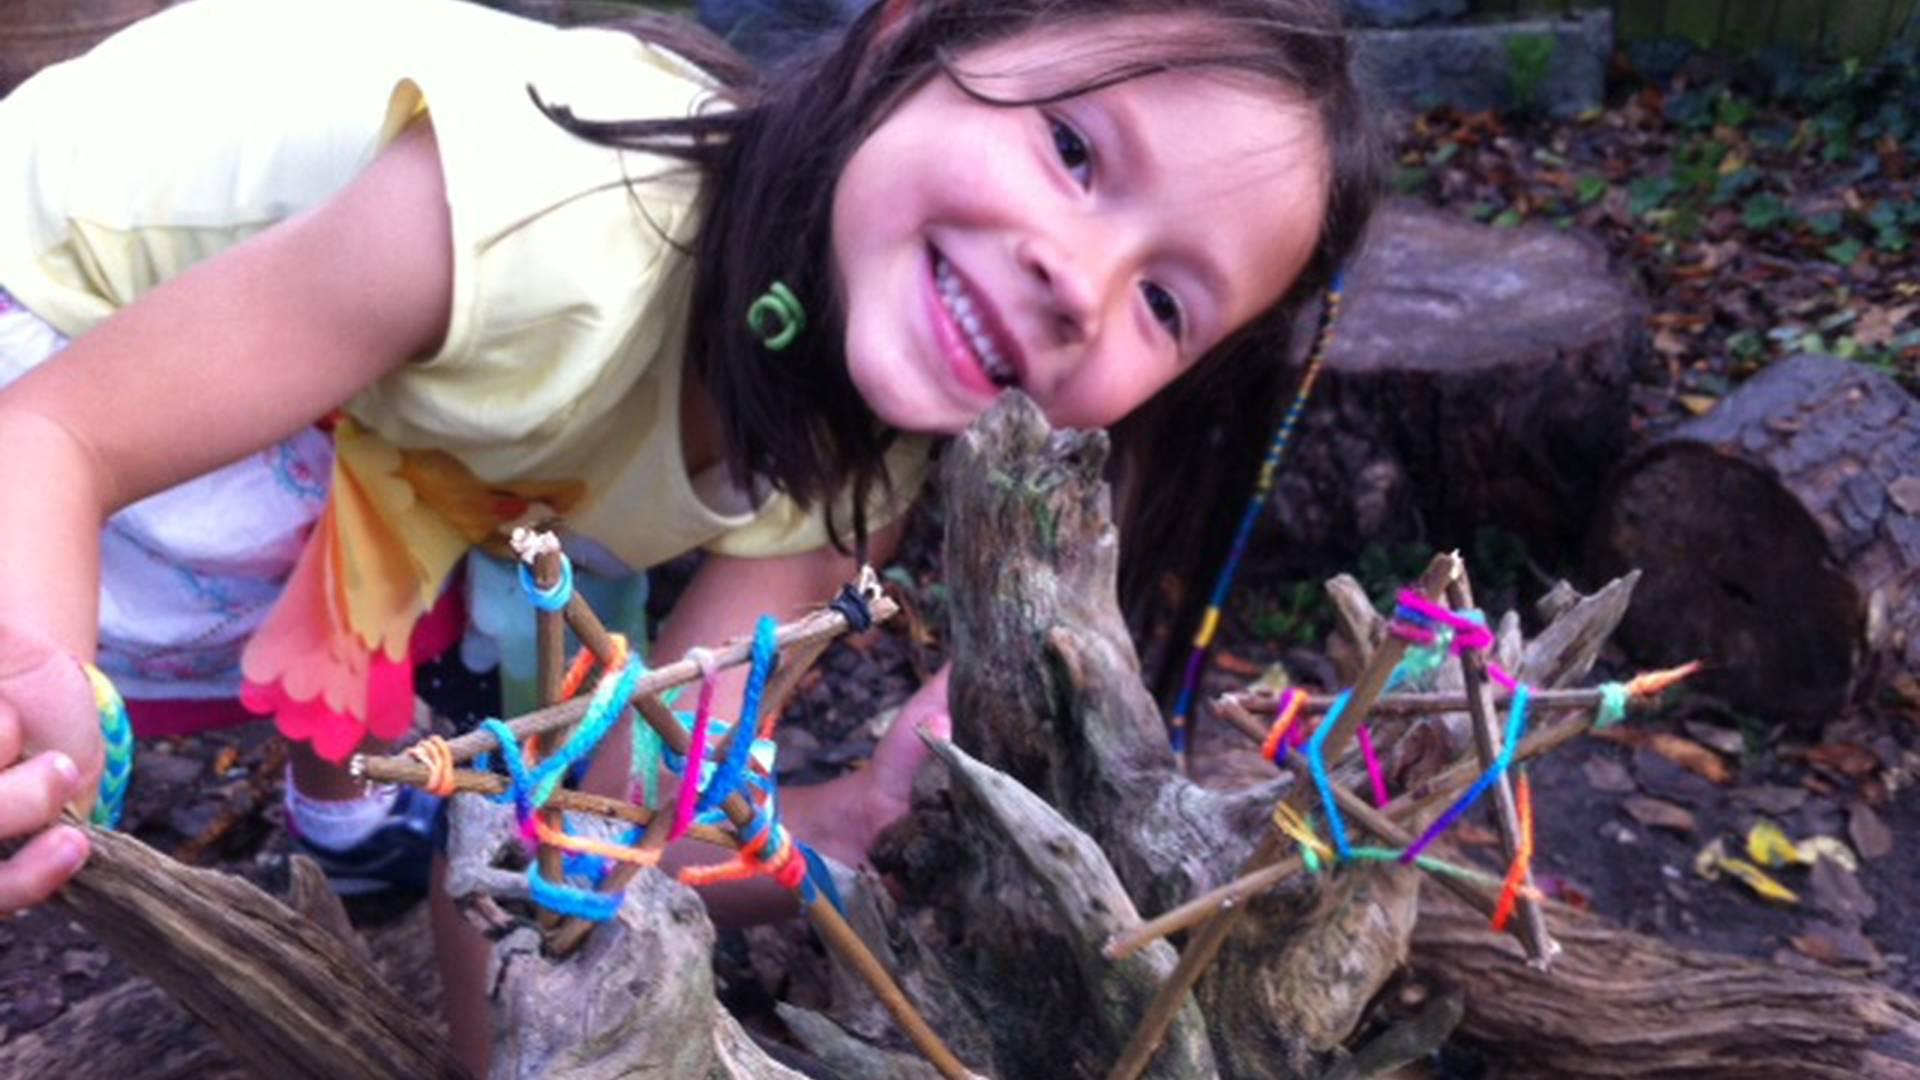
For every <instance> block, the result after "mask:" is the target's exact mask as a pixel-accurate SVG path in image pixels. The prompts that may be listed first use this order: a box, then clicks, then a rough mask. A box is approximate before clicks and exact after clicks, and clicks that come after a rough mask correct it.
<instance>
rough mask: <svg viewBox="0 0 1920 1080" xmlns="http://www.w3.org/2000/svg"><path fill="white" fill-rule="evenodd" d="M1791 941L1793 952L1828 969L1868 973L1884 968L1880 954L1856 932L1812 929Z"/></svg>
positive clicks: (1884, 962)
mask: <svg viewBox="0 0 1920 1080" xmlns="http://www.w3.org/2000/svg"><path fill="white" fill-rule="evenodd" d="M1791 940H1792V942H1793V947H1794V949H1795V950H1797V951H1798V952H1799V953H1800V954H1801V955H1802V956H1807V957H1811V958H1813V959H1815V960H1818V961H1820V962H1821V963H1822V964H1826V965H1827V966H1829V967H1839V968H1864V969H1865V970H1867V971H1870V972H1872V971H1880V970H1882V969H1884V968H1885V967H1886V960H1885V959H1884V958H1883V957H1881V955H1880V950H1879V949H1878V948H1876V947H1874V944H1873V942H1872V941H1871V940H1869V939H1868V938H1867V936H1866V935H1865V934H1862V933H1861V932H1860V931H1858V930H1843V929H1841V928H1840V927H1837V926H1821V925H1814V926H1811V927H1808V928H1807V932H1806V933H1804V934H1796V935H1794V937H1793V938H1792V939H1791Z"/></svg>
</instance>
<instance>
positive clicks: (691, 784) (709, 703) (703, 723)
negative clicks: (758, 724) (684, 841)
mask: <svg viewBox="0 0 1920 1080" xmlns="http://www.w3.org/2000/svg"><path fill="white" fill-rule="evenodd" d="M687 658H688V659H690V660H692V661H693V662H694V664H695V665H697V666H698V667H699V668H700V699H699V704H697V705H696V706H695V707H694V710H693V733H692V735H691V736H690V737H689V740H688V743H687V757H686V761H687V771H686V774H685V775H683V776H682V777H681V778H680V798H679V801H678V802H677V803H676V804H675V809H674V812H673V830H672V831H671V832H669V833H668V834H667V839H668V840H678V839H680V838H681V837H683V836H685V835H687V830H688V829H689V828H691V827H692V826H693V808H694V804H695V803H696V802H698V801H699V795H700V778H699V777H698V776H696V775H695V774H694V768H695V767H696V766H695V763H697V762H704V761H706V760H707V731H708V727H709V725H710V724H711V723H712V720H713V687H714V682H715V681H716V680H715V672H714V669H713V654H711V653H709V652H707V650H705V649H700V648H694V649H689V650H687Z"/></svg>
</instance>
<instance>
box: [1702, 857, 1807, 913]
mask: <svg viewBox="0 0 1920 1080" xmlns="http://www.w3.org/2000/svg"><path fill="white" fill-rule="evenodd" d="M1720 869H1722V870H1725V871H1726V872H1727V873H1729V874H1732V875H1733V876H1734V877H1737V878H1739V879H1740V880H1741V881H1742V882H1744V883H1745V884H1746V886H1747V888H1749V889H1752V890H1753V891H1754V892H1756V893H1758V894H1759V895H1760V896H1761V898H1762V899H1766V900H1777V901H1779V902H1780V903H1783V904H1797V903H1799V902H1800V898H1799V897H1798V896H1796V895H1794V892H1793V890H1792V889H1789V888H1787V887H1786V886H1785V885H1782V884H1780V883H1779V882H1777V881H1775V880H1773V879H1772V878H1770V877H1768V876H1767V872H1766V871H1765V870H1762V869H1760V868H1759V867H1757V866H1755V865H1753V864H1752V863H1750V862H1747V861H1746V860H1744V859H1721V860H1720Z"/></svg>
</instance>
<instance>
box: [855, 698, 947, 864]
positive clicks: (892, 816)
mask: <svg viewBox="0 0 1920 1080" xmlns="http://www.w3.org/2000/svg"><path fill="white" fill-rule="evenodd" d="M952 671H953V665H952V664H943V665H941V668H940V670H939V671H937V672H935V673H934V676H933V678H931V679H928V680H927V681H926V684H925V685H924V686H922V687H920V689H919V690H917V691H915V692H914V695H913V696H912V697H910V698H908V699H907V703H906V704H905V705H902V706H901V707H900V713H899V715H897V716H895V717H894V718H893V726H892V727H889V728H888V729H887V733H886V734H885V735H882V736H881V737H880V745H878V746H876V747H874V749H873V761H872V762H870V763H869V764H868V765H867V768H866V769H865V770H864V772H862V773H861V774H860V775H863V776H865V777H866V778H867V783H868V788H869V790H868V792H867V795H866V800H865V803H866V805H865V810H866V815H865V816H866V817H867V818H868V819H869V820H870V821H871V823H872V828H871V832H870V833H869V835H868V836H867V842H868V844H871V843H872V841H873V837H875V836H878V835H879V834H880V830H882V829H884V828H886V827H887V826H888V825H891V824H893V823H894V822H895V821H897V820H898V819H900V818H901V817H903V816H904V815H905V814H906V812H907V808H908V804H909V803H910V802H911V801H912V798H913V778H914V777H916V776H918V775H920V766H922V765H924V764H926V761H927V758H928V757H930V756H932V753H933V752H932V751H931V750H928V749H927V744H926V743H925V742H924V741H922V740H921V738H920V729H922V728H925V729H927V731H928V733H930V734H931V735H933V736H934V737H935V738H939V739H950V738H952V737H953V716H952V714H951V713H950V712H948V707H947V677H948V675H949V674H950V673H951V672H952Z"/></svg>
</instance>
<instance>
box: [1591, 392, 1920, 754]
mask: <svg viewBox="0 0 1920 1080" xmlns="http://www.w3.org/2000/svg"><path fill="white" fill-rule="evenodd" d="M1588 565H1589V568H1590V570H1591V572H1592V573H1593V574H1595V575H1608V574H1613V573H1616V572H1618V571H1619V569H1620V568H1622V567H1626V566H1638V567H1642V568H1643V569H1644V570H1645V572H1646V579H1645V581H1643V582H1642V584H1641V587H1640V591H1641V602H1640V604H1639V605H1638V606H1636V608H1635V609H1634V611H1633V612H1631V613H1630V614H1629V615H1628V617H1627V622H1626V625H1625V626H1624V627H1623V633H1622V637H1623V642H1624V644H1625V645H1626V646H1627V647H1628V648H1629V649H1630V650H1632V651H1633V652H1634V653H1635V654H1636V655H1637V656H1638V657H1640V658H1641V659H1643V660H1644V661H1646V662H1648V663H1653V664H1664V663H1668V662H1670V661H1671V662H1676V663H1677V662H1680V661H1682V660H1686V659H1693V658H1700V659H1703V660H1705V661H1706V662H1707V670H1706V671H1705V672H1704V673H1703V674H1702V676H1701V679H1700V686H1701V687H1702V688H1703V689H1707V690H1709V691H1713V692H1716V693H1719V694H1721V695H1724V696H1725V697H1726V698H1728V699H1729V700H1730V701H1731V702H1733V703H1734V704H1735V705H1736V706H1737V707H1739V708H1741V709H1743V710H1748V711H1752V712H1755V713H1759V714H1761V715H1765V716H1769V717H1773V718H1778V719H1787V720H1797V721H1800V722H1803V723H1805V724H1818V723H1821V722H1824V721H1825V720H1826V719H1827V718H1828V717H1830V716H1831V715H1833V714H1834V713H1835V712H1836V711H1838V710H1839V709H1840V708H1841V707H1842V706H1843V705H1844V704H1846V703H1847V702H1848V701H1849V700H1855V699H1859V698H1860V697H1861V696H1862V695H1865V694H1868V693H1870V692H1871V691H1873V690H1874V689H1876V688H1877V687H1878V685H1879V684H1880V682H1881V680H1882V678H1883V677H1886V676H1889V675H1892V674H1894V673H1897V672H1899V671H1903V670H1913V669H1914V668H1915V667H1916V666H1920V402H1916V401H1915V400H1914V399H1913V397H1912V396H1911V395H1909V394H1908V393H1907V392H1906V391H1905V390H1903V389H1902V388H1901V387H1900V386H1899V385H1898V384H1897V383H1895V382H1894V381H1893V380H1892V379H1890V378H1888V377H1886V376H1885V375H1882V374H1880V373H1879V372H1876V371H1873V370H1872V369H1870V368H1867V367H1865V366H1863V365H1860V364H1853V363H1848V362H1846V361H1844V360H1836V359H1832V358H1826V357H1797V358H1794V359H1791V360H1786V361H1782V362H1781V363H1778V364H1775V365H1773V366H1772V367H1770V368H1768V369H1767V370H1766V371H1765V372H1763V373H1761V374H1760V375H1758V376H1756V377H1755V378H1753V379H1752V380H1750V381H1748V382H1747V383H1745V384H1744V385H1742V386H1741V387H1740V389H1739V390H1737V391H1735V392H1734V393H1733V394H1732V395H1730V396H1729V397H1727V398H1726V399H1725V400H1723V401H1722V402H1721V403H1720V404H1719V406H1718V407H1717V408H1715V409H1714V410H1713V411H1712V412H1710V413H1708V414H1707V415H1706V416H1703V417H1700V418H1699V419H1696V420H1693V421H1691V422H1689V423H1687V424H1684V425H1682V426H1680V427H1678V428H1676V429H1674V430H1673V431H1672V432H1669V433H1668V434H1666V435H1664V436H1661V437H1660V438H1658V439H1656V440H1654V441H1653V442H1652V443H1651V444H1649V445H1648V446H1647V447H1646V448H1645V449H1644V450H1642V451H1640V452H1638V453H1636V454H1635V455H1634V456H1633V457H1632V458H1631V459H1630V460H1628V461H1627V462H1626V463H1625V464H1624V465H1623V466H1622V467H1621V469H1620V470H1619V472H1618V474H1617V476H1616V478H1615V479H1614V481H1613V483H1612V485H1611V487H1610V489H1609V492H1608V493H1607V495H1606V496H1605V498H1604V500H1603V503H1602V507H1601V510H1600V513H1599V515H1598V518H1597V520H1596V522H1595V525H1594V531H1593V534H1592V536H1591V538H1590V543H1589V558H1588Z"/></svg>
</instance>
